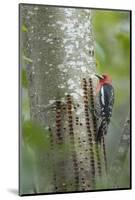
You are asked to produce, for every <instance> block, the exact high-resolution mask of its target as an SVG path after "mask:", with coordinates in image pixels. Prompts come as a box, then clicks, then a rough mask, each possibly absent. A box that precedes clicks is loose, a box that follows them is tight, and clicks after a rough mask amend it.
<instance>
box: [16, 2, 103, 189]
mask: <svg viewBox="0 0 135 200" xmlns="http://www.w3.org/2000/svg"><path fill="white" fill-rule="evenodd" d="M20 11H21V16H22V17H21V26H24V27H25V30H24V31H23V32H21V42H22V43H21V55H22V54H23V56H22V61H21V62H24V61H25V63H26V65H27V78H28V81H29V98H30V115H31V119H32V120H36V121H38V122H39V123H40V124H41V125H42V126H43V127H44V128H45V129H47V130H49V131H50V138H51V140H50V146H51V147H50V148H51V151H50V155H48V160H47V161H45V159H44V155H43V154H42V156H41V157H40V159H41V160H42V164H43V165H44V170H45V165H46V162H50V163H52V165H51V173H50V180H47V182H46V180H45V176H44V171H43V170H42V171H41V173H42V180H40V181H41V184H40V186H37V192H64V191H83V190H93V189H95V184H96V178H97V177H99V176H101V173H103V172H104V171H105V167H104V166H105V165H104V163H103V161H102V164H101V161H100V160H101V156H103V154H104V153H103V147H102V145H101V146H100V147H98V146H97V145H96V144H95V133H96V119H94V118H93V116H92V115H91V112H90V110H89V106H90V105H91V107H92V106H94V99H93V98H94V97H93V95H94V88H95V82H96V80H94V79H90V77H92V75H93V74H94V73H95V71H96V67H95V66H96V65H95V59H94V45H93V35H92V24H91V10H90V9H75V8H58V7H46V6H32V5H31V6H28V5H21V10H20ZM90 96H91V98H90ZM63 146H64V148H65V147H66V150H65V151H63ZM99 148H100V152H102V153H101V154H102V155H101V154H99ZM103 160H104V159H103ZM101 165H102V166H101ZM47 185H48V186H47Z"/></svg>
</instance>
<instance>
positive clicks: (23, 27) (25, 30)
mask: <svg viewBox="0 0 135 200" xmlns="http://www.w3.org/2000/svg"><path fill="white" fill-rule="evenodd" d="M22 32H28V29H27V27H26V25H25V24H23V25H22Z"/></svg>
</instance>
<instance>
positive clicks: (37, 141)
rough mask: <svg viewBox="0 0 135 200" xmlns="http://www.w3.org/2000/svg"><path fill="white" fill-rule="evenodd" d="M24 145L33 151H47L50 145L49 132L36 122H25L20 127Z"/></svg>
mask: <svg viewBox="0 0 135 200" xmlns="http://www.w3.org/2000/svg"><path fill="white" fill-rule="evenodd" d="M22 135H23V139H24V143H25V144H27V145H29V146H30V147H31V148H32V149H33V150H48V149H49V144H50V137H49V132H48V131H46V130H45V129H44V128H43V127H41V126H40V125H39V124H38V123H37V122H34V121H30V120H29V121H25V122H23V125H22Z"/></svg>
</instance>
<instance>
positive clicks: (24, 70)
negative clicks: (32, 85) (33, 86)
mask: <svg viewBox="0 0 135 200" xmlns="http://www.w3.org/2000/svg"><path fill="white" fill-rule="evenodd" d="M22 87H24V88H28V80H27V75H26V69H24V68H23V69H22Z"/></svg>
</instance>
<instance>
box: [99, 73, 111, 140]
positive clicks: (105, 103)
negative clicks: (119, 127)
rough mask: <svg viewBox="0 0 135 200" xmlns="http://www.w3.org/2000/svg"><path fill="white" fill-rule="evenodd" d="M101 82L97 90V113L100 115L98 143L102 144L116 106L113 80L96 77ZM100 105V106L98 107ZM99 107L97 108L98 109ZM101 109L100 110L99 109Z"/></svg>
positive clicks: (102, 76) (106, 77) (106, 76)
mask: <svg viewBox="0 0 135 200" xmlns="http://www.w3.org/2000/svg"><path fill="white" fill-rule="evenodd" d="M95 76H96V77H97V78H98V79H99V82H98V84H97V88H96V101H97V102H96V105H95V112H96V113H98V114H97V116H98V118H99V120H98V121H99V122H100V123H99V124H98V128H97V129H98V130H97V137H96V138H97V141H98V142H100V141H101V138H102V136H104V135H106V134H107V130H108V125H109V123H110V119H111V116H112V109H113V104H114V88H113V86H112V79H111V77H110V76H109V75H107V74H103V75H97V74H96V75H95ZM97 105H98V106H97ZM96 106H97V107H96ZM99 108H100V109H99Z"/></svg>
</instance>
